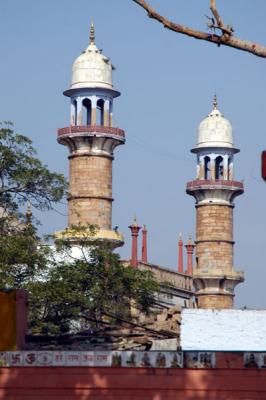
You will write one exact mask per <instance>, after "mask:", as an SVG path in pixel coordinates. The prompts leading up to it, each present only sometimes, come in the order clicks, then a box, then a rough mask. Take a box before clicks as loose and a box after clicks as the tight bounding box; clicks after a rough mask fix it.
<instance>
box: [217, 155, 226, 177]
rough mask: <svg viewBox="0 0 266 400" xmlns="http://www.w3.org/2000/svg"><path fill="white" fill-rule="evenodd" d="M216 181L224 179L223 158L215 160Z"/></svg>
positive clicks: (219, 157)
mask: <svg viewBox="0 0 266 400" xmlns="http://www.w3.org/2000/svg"><path fill="white" fill-rule="evenodd" d="M215 179H224V159H223V157H222V156H218V157H216V159H215Z"/></svg>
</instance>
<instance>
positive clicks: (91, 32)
mask: <svg viewBox="0 0 266 400" xmlns="http://www.w3.org/2000/svg"><path fill="white" fill-rule="evenodd" d="M94 42H95V31H94V23H93V21H91V27H90V44H94Z"/></svg>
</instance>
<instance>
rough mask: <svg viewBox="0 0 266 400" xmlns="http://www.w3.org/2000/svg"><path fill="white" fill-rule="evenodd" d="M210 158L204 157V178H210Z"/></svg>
mask: <svg viewBox="0 0 266 400" xmlns="http://www.w3.org/2000/svg"><path fill="white" fill-rule="evenodd" d="M210 164H211V159H210V157H208V156H206V157H204V179H211V168H210Z"/></svg>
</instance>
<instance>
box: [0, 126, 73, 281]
mask: <svg viewBox="0 0 266 400" xmlns="http://www.w3.org/2000/svg"><path fill="white" fill-rule="evenodd" d="M1 125H2V127H1V129H0V288H10V287H13V288H19V287H23V286H25V285H27V283H28V282H30V281H33V280H34V279H35V277H36V276H37V275H40V273H41V270H42V269H44V268H45V263H46V254H45V251H44V249H43V248H41V247H38V242H39V239H38V237H37V234H36V229H35V227H34V226H33V225H32V223H29V221H28V220H27V215H25V213H23V212H22V211H23V208H24V205H25V203H26V202H28V201H30V202H31V204H32V205H33V206H34V207H35V208H37V209H41V210H49V209H51V208H52V206H53V203H57V202H58V201H60V200H61V199H62V197H63V196H64V194H65V192H66V188H67V182H66V180H65V178H64V176H63V175H61V174H57V173H54V172H50V171H49V169H48V168H47V167H46V166H45V165H43V164H42V162H41V161H40V160H39V159H38V158H37V157H36V151H35V149H34V148H33V146H32V142H31V140H30V139H29V138H28V137H26V136H23V135H19V134H16V133H15V132H14V130H13V129H11V127H12V123H10V122H7V123H4V124H1ZM26 214H27V213H26ZM28 217H29V215H28Z"/></svg>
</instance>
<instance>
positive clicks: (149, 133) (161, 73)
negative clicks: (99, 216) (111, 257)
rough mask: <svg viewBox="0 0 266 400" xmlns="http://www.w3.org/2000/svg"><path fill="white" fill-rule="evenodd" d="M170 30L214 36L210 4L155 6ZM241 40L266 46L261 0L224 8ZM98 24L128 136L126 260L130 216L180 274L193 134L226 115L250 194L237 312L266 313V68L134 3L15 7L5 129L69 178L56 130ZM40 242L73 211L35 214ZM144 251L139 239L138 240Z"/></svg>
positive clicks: (3, 97) (167, 0)
mask: <svg viewBox="0 0 266 400" xmlns="http://www.w3.org/2000/svg"><path fill="white" fill-rule="evenodd" d="M150 3H151V5H152V6H153V7H154V8H157V9H158V11H159V12H161V13H162V14H163V15H165V16H167V17H169V18H171V19H172V20H173V21H176V22H178V23H183V24H185V25H188V26H191V27H193V28H197V29H201V30H206V17H205V15H206V14H207V15H210V11H209V8H208V7H209V1H208V0H176V1H173V0H150ZM217 3H218V6H219V11H220V14H221V15H222V16H223V19H224V21H225V22H226V23H228V24H231V25H233V27H234V29H235V35H236V36H238V37H240V38H243V39H247V40H251V41H254V42H259V43H261V44H263V41H264V43H265V45H266V25H265V13H266V2H265V1H264V0H252V1H251V0H234V1H233V2H232V1H230V0H223V1H217ZM92 19H93V21H94V24H95V30H96V44H97V46H98V47H99V48H102V49H103V52H104V54H105V55H107V56H108V57H110V58H111V60H112V63H113V64H114V65H115V66H116V70H115V72H114V86H115V88H118V89H119V90H120V91H121V97H119V98H117V99H115V102H114V124H115V125H116V126H118V127H120V128H122V129H124V130H125V132H126V138H127V140H126V144H125V145H124V146H120V147H119V148H117V149H116V150H115V160H114V163H113V197H114V198H115V201H114V204H113V225H114V226H115V225H118V226H119V230H120V231H122V232H123V233H124V236H125V245H124V247H123V248H121V249H120V250H119V252H120V254H121V257H122V258H129V257H130V245H131V241H130V232H129V229H128V225H130V223H131V222H132V219H133V217H134V215H136V216H137V220H138V222H139V224H140V225H143V224H146V226H147V229H148V258H149V261H150V262H152V263H155V264H157V265H162V266H165V267H168V268H172V269H176V268H177V240H178V234H179V233H180V232H182V235H183V240H184V241H185V242H186V241H187V239H188V236H189V234H192V237H193V238H195V215H196V214H195V208H194V199H193V198H192V197H190V196H188V195H187V194H186V191H185V188H186V182H187V181H190V180H193V179H195V177H196V159H195V155H193V154H191V153H190V149H191V148H192V147H194V146H195V144H196V138H197V127H198V124H199V123H200V121H201V120H202V119H203V118H204V117H206V115H207V114H208V113H209V112H210V111H211V104H212V98H213V95H214V93H217V96H218V102H219V109H220V111H221V112H222V113H223V114H224V115H225V117H226V118H228V119H229V120H230V121H231V123H232V125H233V134H234V142H235V145H236V146H237V147H239V148H240V149H241V152H240V153H239V154H237V155H236V156H235V163H234V165H235V167H234V168H235V178H236V179H237V180H243V181H244V185H245V193H244V195H242V196H240V197H238V198H237V199H236V200H235V210H234V240H235V241H236V244H235V261H234V268H235V269H236V270H243V271H244V272H245V278H246V281H245V283H244V284H241V285H239V286H238V287H237V288H236V290H235V293H236V301H235V304H236V306H237V307H244V306H246V307H248V308H266V296H265V281H266V265H265V253H264V250H265V248H266V235H265V226H266V210H265V198H266V183H264V182H263V180H262V179H261V177H260V153H261V151H262V150H264V149H265V148H266V143H265V130H266V128H265V104H266V91H265V83H266V74H265V68H266V60H265V59H262V58H258V57H255V56H253V55H250V54H248V53H244V52H241V51H237V50H234V49H231V48H226V47H220V48H218V47H217V46H215V45H212V44H209V43H206V42H202V41H198V40H195V39H192V38H188V37H185V36H181V35H178V34H176V33H174V32H170V31H168V30H166V29H164V28H163V27H162V26H161V25H160V24H159V23H158V22H156V21H154V20H151V19H149V18H147V16H146V13H145V12H144V10H142V9H141V8H140V7H139V6H137V5H136V4H135V3H134V2H133V1H132V0H76V1H72V0H46V1H40V0H37V1H36V0H23V1H21V0H9V1H5V2H3V3H2V4H1V16H0V52H1V53H0V54H1V57H0V120H1V121H6V120H10V121H13V123H14V125H15V130H16V132H18V133H22V134H25V135H27V136H29V137H30V138H31V139H32V140H33V143H34V146H35V147H36V149H37V151H38V156H39V158H40V159H41V160H42V161H43V162H44V163H45V164H47V165H48V167H49V168H50V169H51V170H54V171H57V172H61V173H64V174H65V175H66V176H67V175H68V160H67V155H68V152H67V149H66V148H65V147H64V146H61V145H59V144H58V143H57V142H56V134H57V128H60V127H65V126H68V125H69V112H70V104H69V99H68V98H66V97H64V96H63V95H62V92H63V91H64V90H65V89H67V88H68V87H69V84H70V77H71V66H72V63H73V61H74V59H75V58H76V57H77V56H78V55H79V54H80V53H81V52H82V51H83V50H84V48H85V47H87V44H88V35H89V33H88V31H89V23H90V21H91V20H92ZM35 215H36V216H37V217H38V218H39V219H40V220H41V222H42V225H41V227H40V233H53V232H54V231H56V230H60V229H64V228H65V227H66V224H67V205H66V202H63V204H60V205H57V206H56V209H55V210H54V211H50V212H47V213H43V214H39V213H36V214H35ZM139 248H140V242H139Z"/></svg>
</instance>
